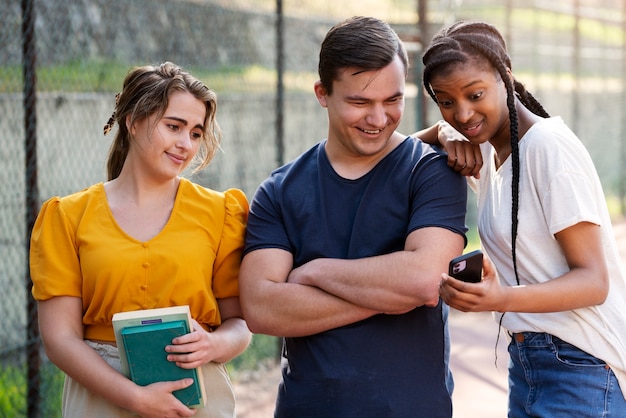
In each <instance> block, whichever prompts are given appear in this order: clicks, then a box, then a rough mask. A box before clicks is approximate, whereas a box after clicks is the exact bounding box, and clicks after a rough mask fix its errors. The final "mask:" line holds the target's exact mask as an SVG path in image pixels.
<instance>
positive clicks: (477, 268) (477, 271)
mask: <svg viewBox="0 0 626 418" xmlns="http://www.w3.org/2000/svg"><path fill="white" fill-rule="evenodd" d="M482 271H483V253H482V251H480V250H475V251H472V252H470V253H467V254H463V255H460V256H458V257H455V258H453V259H452V260H451V261H450V267H449V268H448V275H449V276H452V277H454V278H455V279H459V280H462V281H464V282H468V283H478V282H480V279H481V276H482Z"/></svg>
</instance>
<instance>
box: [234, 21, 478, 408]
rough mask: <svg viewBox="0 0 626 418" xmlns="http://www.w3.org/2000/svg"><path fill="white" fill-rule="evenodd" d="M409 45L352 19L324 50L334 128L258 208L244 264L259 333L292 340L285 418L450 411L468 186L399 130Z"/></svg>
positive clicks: (282, 390)
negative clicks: (455, 284)
mask: <svg viewBox="0 0 626 418" xmlns="http://www.w3.org/2000/svg"><path fill="white" fill-rule="evenodd" d="M407 71H408V63H407V55H406V51H405V49H404V46H403V45H402V43H401V41H400V40H399V39H398V36H397V35H396V33H395V32H394V31H393V30H392V29H391V28H390V27H389V25H388V24H386V23H385V22H382V21H380V20H378V19H374V18H367V17H355V18H351V19H348V20H346V21H344V22H342V23H340V24H338V25H336V26H334V27H333V28H332V29H331V30H330V31H329V32H328V34H327V35H326V38H325V39H324V41H323V43H322V47H321V52H320V62H319V75H320V80H319V81H318V82H316V83H315V87H314V90H315V95H316V97H317V100H318V101H319V103H320V105H322V106H323V107H325V108H326V109H327V111H328V123H329V126H328V137H327V139H326V140H323V141H321V142H319V143H318V144H316V145H315V146H313V147H312V148H311V149H309V150H308V151H307V152H305V153H304V154H302V155H301V156H299V157H298V158H297V159H296V160H294V161H292V162H290V163H289V164H287V165H285V166H283V167H281V168H279V169H277V170H275V171H274V172H273V173H272V174H271V175H270V177H269V178H268V179H266V180H265V181H264V182H263V183H262V184H261V186H260V187H259V189H258V190H257V192H256V194H255V196H254V198H253V200H252V202H251V206H250V216H249V220H248V232H247V238H246V248H245V250H244V258H243V262H242V266H241V273H240V293H241V303H242V307H243V310H244V316H245V318H246V321H247V323H248V326H249V327H250V329H251V330H252V331H253V332H255V333H264V334H270V335H276V336H282V337H285V340H284V345H283V357H284V359H283V378H282V381H281V383H280V387H279V391H278V398H277V404H276V412H275V415H276V416H277V417H297V418H302V417H342V418H344V417H360V418H362V417H377V418H379V417H385V418H389V417H428V418H433V417H448V418H449V417H451V416H452V405H451V392H452V386H453V384H452V377H451V375H450V371H449V369H448V354H449V340H448V335H447V333H448V328H447V307H446V306H445V305H443V304H442V303H441V302H440V299H439V283H440V279H441V273H443V272H445V271H447V265H448V262H449V261H450V259H452V258H453V257H455V256H457V255H459V254H461V252H462V250H463V247H464V245H465V232H466V231H467V229H466V227H465V205H466V198H467V189H466V182H465V179H464V178H463V177H461V176H460V175H459V174H457V173H455V172H453V170H452V169H450V168H449V167H448V166H447V158H446V157H445V156H444V155H443V154H441V152H439V151H437V150H435V149H434V148H432V147H430V146H429V145H426V144H424V143H422V142H421V141H420V140H418V139H417V138H413V137H407V136H404V135H402V134H400V133H398V132H396V128H397V127H398V124H399V123H400V119H401V117H402V113H403V110H404V89H405V79H406V75H407Z"/></svg>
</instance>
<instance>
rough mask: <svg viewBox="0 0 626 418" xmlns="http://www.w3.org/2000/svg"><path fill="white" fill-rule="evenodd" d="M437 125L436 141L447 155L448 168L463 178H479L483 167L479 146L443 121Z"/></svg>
mask: <svg viewBox="0 0 626 418" xmlns="http://www.w3.org/2000/svg"><path fill="white" fill-rule="evenodd" d="M437 125H438V128H437V139H438V141H439V143H440V144H441V146H442V147H443V149H444V150H445V151H446V153H447V154H448V166H450V167H452V168H453V169H454V170H455V171H457V172H459V173H461V174H462V175H464V176H473V177H475V178H480V169H481V167H482V166H483V156H482V153H481V152H480V146H479V145H477V144H472V143H471V142H470V141H469V140H468V139H467V138H465V137H464V136H463V135H462V134H461V133H460V132H459V131H457V130H456V129H454V128H453V127H452V125H450V124H449V123H448V122H446V121H444V120H441V121H439V122H438V123H437Z"/></svg>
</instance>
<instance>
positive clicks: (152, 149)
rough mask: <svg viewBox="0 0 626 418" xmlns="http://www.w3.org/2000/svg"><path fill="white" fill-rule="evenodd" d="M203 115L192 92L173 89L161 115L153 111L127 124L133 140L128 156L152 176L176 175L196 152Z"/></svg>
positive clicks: (201, 129) (168, 177)
mask: <svg viewBox="0 0 626 418" xmlns="http://www.w3.org/2000/svg"><path fill="white" fill-rule="evenodd" d="M205 115H206V106H205V104H204V103H203V102H202V101H201V100H198V99H197V98H196V97H195V96H193V95H192V94H191V93H189V92H174V93H172V94H171V95H170V97H169V103H168V106H167V109H166V110H165V113H163V117H161V119H158V120H157V119H156V117H155V116H154V115H153V116H150V117H149V118H147V119H142V120H138V121H135V123H134V124H133V125H132V126H129V127H128V130H129V132H130V133H131V135H132V138H133V140H132V141H131V147H130V150H129V155H128V157H127V158H132V159H133V161H134V162H133V164H137V165H138V166H139V167H141V168H140V169H141V170H143V171H145V172H146V173H148V174H150V175H152V176H155V177H158V178H161V179H164V180H168V179H171V178H173V177H176V176H178V175H179V174H180V173H182V172H183V171H184V170H185V168H187V166H188V165H189V163H191V161H192V160H193V158H194V157H195V155H196V153H197V152H198V148H199V146H200V142H201V140H202V137H203V134H204V119H205ZM127 123H129V122H127Z"/></svg>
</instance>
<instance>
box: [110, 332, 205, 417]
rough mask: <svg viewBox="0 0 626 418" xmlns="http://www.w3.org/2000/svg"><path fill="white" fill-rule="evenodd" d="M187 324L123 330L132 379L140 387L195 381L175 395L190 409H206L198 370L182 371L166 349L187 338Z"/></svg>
mask: <svg viewBox="0 0 626 418" xmlns="http://www.w3.org/2000/svg"><path fill="white" fill-rule="evenodd" d="M188 332H189V331H188V328H187V322H186V321H182V320H181V321H171V322H160V323H154V324H148V325H136V326H129V327H124V328H123V329H122V330H121V336H122V340H123V341H124V350H125V352H126V358H127V361H128V369H129V372H130V378H131V379H132V380H133V382H135V383H137V384H138V385H141V386H146V385H149V384H150V383H154V382H162V381H167V380H179V379H184V378H192V379H193V380H194V383H193V384H192V385H191V386H188V387H186V388H184V389H180V390H177V391H174V392H173V394H174V396H176V397H177V398H178V399H179V400H180V401H181V402H182V403H184V404H185V405H187V406H189V407H198V406H203V402H202V401H203V399H202V389H201V387H200V385H201V383H200V381H199V378H198V373H197V370H196V369H183V368H180V367H178V366H177V365H176V363H173V362H171V361H168V360H167V354H168V353H167V352H166V351H165V346H166V345H170V344H171V343H172V339H174V338H175V337H178V336H180V335H184V334H187V333H188Z"/></svg>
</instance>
